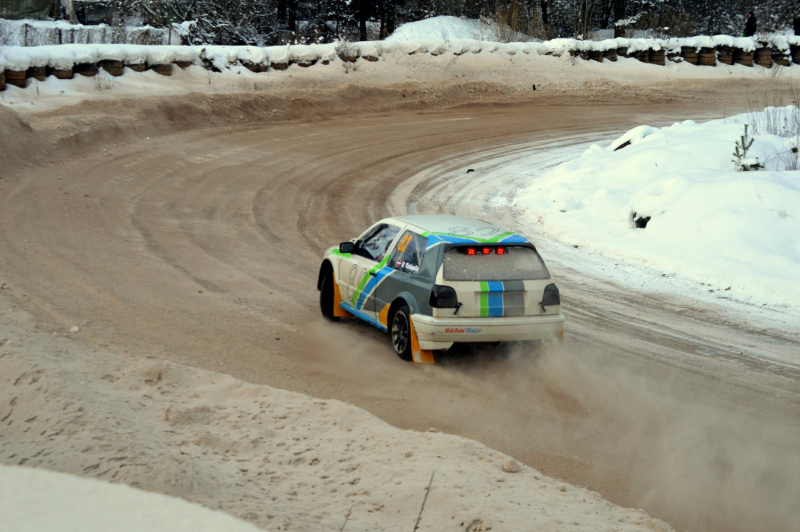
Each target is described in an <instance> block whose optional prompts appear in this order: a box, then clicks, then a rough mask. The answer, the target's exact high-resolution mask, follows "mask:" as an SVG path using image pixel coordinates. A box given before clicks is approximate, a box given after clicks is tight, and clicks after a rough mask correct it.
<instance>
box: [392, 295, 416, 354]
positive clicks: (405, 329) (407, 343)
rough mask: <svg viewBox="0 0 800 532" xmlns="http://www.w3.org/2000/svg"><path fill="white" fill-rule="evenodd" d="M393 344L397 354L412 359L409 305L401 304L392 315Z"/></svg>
mask: <svg viewBox="0 0 800 532" xmlns="http://www.w3.org/2000/svg"><path fill="white" fill-rule="evenodd" d="M389 333H390V334H391V336H392V346H393V347H394V352H395V353H397V356H399V357H400V358H402V359H403V360H411V317H410V310H409V309H408V305H400V306H399V307H397V310H395V311H394V315H393V316H392V327H391V329H389Z"/></svg>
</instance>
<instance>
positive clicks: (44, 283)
mask: <svg viewBox="0 0 800 532" xmlns="http://www.w3.org/2000/svg"><path fill="white" fill-rule="evenodd" d="M715 113H716V111H715V110H714V109H713V108H712V109H710V110H706V111H703V112H698V111H697V109H696V108H694V107H692V106H688V105H687V104H685V103H675V104H665V105H662V106H651V107H647V108H643V107H639V106H636V105H617V104H614V103H607V104H597V103H591V104H587V103H585V102H584V103H582V102H571V101H564V102H560V103H558V104H554V103H550V104H547V105H538V104H537V103H536V102H526V103H523V104H520V105H518V106H508V105H502V106H493V105H485V106H471V107H460V108H459V107H457V108H451V109H445V110H434V111H427V112H408V111H406V112H401V111H391V112H386V113H385V114H383V115H379V116H378V115H372V116H363V117H356V118H352V117H350V118H348V117H338V118H330V119H325V120H315V121H297V122H289V123H281V124H266V125H259V126H245V127H236V128H216V129H210V130H198V131H190V132H187V133H175V134H170V135H165V136H161V137H154V138H153V139H152V140H151V139H145V140H140V141H138V142H133V143H129V144H125V145H119V146H109V147H107V149H106V150H104V151H100V152H97V153H95V154H94V155H90V156H85V157H79V156H75V157H74V158H67V159H64V160H62V161H59V162H57V163H53V164H49V165H44V166H37V167H35V168H27V169H23V170H21V171H20V172H17V173H16V174H15V175H14V176H12V177H10V178H8V179H6V180H4V181H3V182H2V188H3V194H2V197H0V226H2V227H3V228H5V230H4V231H3V232H2V234H0V272H2V275H3V281H4V283H5V284H6V287H7V288H8V291H9V293H10V294H11V296H12V297H13V299H14V301H15V303H16V304H17V305H19V306H20V307H21V308H23V309H25V310H26V311H28V312H30V314H31V316H33V318H32V322H33V326H35V327H37V328H39V329H41V330H44V331H47V332H51V331H55V332H60V331H64V330H66V329H68V328H69V327H70V326H72V325H74V324H77V325H79V326H80V327H81V329H82V332H81V334H82V338H83V339H84V340H85V341H86V342H87V343H88V344H90V345H91V344H94V345H103V346H109V347H111V348H113V349H116V350H118V351H120V352H127V353H130V354H131V355H135V356H148V357H157V358H163V359H168V360H171V361H174V362H178V363H182V364H189V365H193V366H197V367H201V368H204V369H210V370H214V371H222V372H225V373H229V374H231V375H234V376H236V377H239V378H242V379H245V380H247V381H250V382H254V383H266V384H270V385H273V386H277V387H281V388H286V389H290V390H295V391H298V392H303V393H307V394H310V395H313V396H317V397H326V398H327V397H331V398H336V399H340V400H344V401H348V402H351V403H354V404H356V405H357V406H360V407H363V408H365V409H367V410H369V411H371V412H373V413H374V414H375V415H377V416H379V417H381V418H383V419H385V420H387V421H389V422H390V423H392V424H394V425H396V426H399V427H401V428H409V429H415V430H428V429H429V428H431V427H435V428H436V429H437V430H442V431H446V432H451V433H457V434H461V435H463V436H466V437H469V438H474V439H477V440H480V441H482V442H484V443H486V444H487V445H490V446H492V447H494V448H496V449H498V450H501V451H503V452H506V453H508V454H511V455H512V456H515V457H517V458H519V459H520V460H521V461H524V462H525V463H527V464H528V465H531V466H533V467H536V468H537V469H539V470H541V471H542V472H543V473H545V474H547V475H550V476H554V477H558V478H562V479H565V480H567V481H569V482H570V483H572V484H576V485H582V486H588V487H589V488H591V489H595V490H597V491H599V492H601V493H602V494H603V495H604V496H606V497H607V498H609V499H610V500H612V501H613V502H616V503H618V504H622V505H626V506H637V507H642V508H644V509H646V510H647V511H648V512H649V513H650V514H651V515H653V516H656V517H659V518H662V519H664V520H666V521H667V522H669V523H670V524H672V525H673V526H676V527H679V528H681V529H690V530H752V529H760V530H768V529H772V530H782V529H783V530H786V529H791V528H793V527H794V528H797V526H800V524H799V523H798V519H799V518H798V516H797V515H796V514H794V513H793V510H792V508H793V507H794V502H795V501H796V500H797V499H798V498H800V481H798V480H797V479H800V474H798V473H800V452H798V450H797V449H796V448H795V446H794V445H793V442H796V441H798V437H799V436H800V429H798V427H797V423H796V420H797V419H798V412H800V406H799V405H800V387H799V386H798V382H800V375H798V371H797V368H792V367H773V366H765V365H763V364H760V363H759V362H758V359H752V360H751V359H747V358H746V357H744V356H743V355H742V356H740V352H741V351H742V350H741V349H739V348H740V347H741V346H742V345H744V346H747V349H748V350H750V351H755V352H758V351H759V350H761V351H769V350H773V349H777V350H793V349H794V350H796V349H797V348H798V343H797V339H796V337H790V336H786V337H783V336H777V337H776V336H775V335H774V334H771V333H769V332H768V333H764V332H763V331H760V330H750V329H748V328H747V327H746V326H742V324H741V323H730V322H728V321H726V319H725V318H724V317H721V316H719V315H717V314H715V313H714V312H713V310H709V309H706V308H701V307H699V306H694V307H693V306H692V305H691V304H687V303H686V302H685V301H683V300H682V299H681V298H680V297H678V296H675V297H674V298H669V297H650V296H649V295H646V294H645V295H643V294H639V293H637V292H636V291H635V290H633V289H630V288H626V287H619V286H614V285H611V284H608V283H605V282H604V281H603V278H602V275H600V274H598V275H594V276H586V275H585V274H584V273H581V272H578V271H577V270H574V269H571V268H570V265H569V264H568V263H565V262H564V259H563V258H562V256H561V255H556V256H555V259H554V261H550V258H549V257H548V256H547V251H546V250H545V258H546V260H548V261H549V262H551V264H555V267H553V270H554V271H555V273H556V275H557V277H558V278H559V283H560V285H561V286H562V291H563V292H564V293H565V294H566V297H565V310H566V312H567V313H568V320H569V324H570V325H569V327H570V332H569V335H570V340H571V343H570V344H569V347H568V348H567V349H566V350H564V351H562V352H560V353H557V354H551V353H548V354H547V355H545V356H544V357H531V356H530V355H529V354H527V353H520V352H513V351H508V350H504V349H499V350H495V351H491V350H484V351H480V352H477V353H475V352H466V353H462V354H460V355H457V356H453V357H451V358H450V359H449V360H448V361H446V362H445V363H444V364H443V365H442V366H437V367H433V368H431V367H418V366H414V365H410V364H406V363H403V362H401V361H400V360H398V359H396V357H395V356H394V354H393V352H392V350H391V348H390V347H389V344H388V340H387V339H386V337H385V336H384V335H382V334H380V333H379V332H378V331H375V330H373V329H371V328H369V327H368V326H363V325H361V324H359V323H351V322H346V323H342V324H336V325H332V324H328V323H324V322H323V321H322V320H321V318H320V317H319V315H318V314H319V313H318V307H317V303H316V298H317V292H316V290H315V281H316V274H317V267H318V263H319V258H320V256H321V253H322V251H323V250H324V249H325V248H326V247H327V246H329V245H332V244H335V243H337V242H339V241H341V240H345V239H348V238H351V237H352V236H354V235H355V234H357V233H358V232H359V231H360V230H361V229H362V228H364V227H366V226H367V225H368V224H369V223H371V222H372V221H374V220H375V219H377V218H379V217H382V216H385V215H387V214H389V213H392V212H400V211H408V210H413V211H417V212H454V211H458V212H465V211H469V212H468V213H472V214H480V215H483V216H491V217H493V218H497V219H498V220H502V222H504V223H506V225H514V224H517V223H518V222H517V221H516V220H515V218H514V216H513V212H512V213H509V212H508V211H507V209H506V210H505V211H504V210H503V209H493V207H492V205H493V204H492V202H490V201H482V200H481V194H484V195H486V194H501V195H502V194H506V195H507V194H509V192H508V191H497V190H489V191H488V192H487V191H486V190H485V189H486V188H487V187H489V186H490V185H489V183H482V182H480V180H475V179H471V180H470V181H467V180H465V179H461V178H459V179H454V178H453V175H455V173H460V169H462V168H465V167H467V166H470V165H475V164H491V161H492V160H497V161H501V160H504V159H506V158H508V157H511V156H513V155H514V154H515V153H517V152H519V151H521V150H526V151H529V150H536V149H540V150H542V153H543V157H547V153H549V152H550V151H552V149H553V148H554V147H555V146H576V145H581V144H583V143H585V142H587V141H591V140H594V139H597V138H602V137H604V136H606V135H608V134H609V132H613V131H622V130H624V129H625V128H628V127H632V126H635V125H638V124H641V123H663V122H669V121H672V120H677V119H683V118H687V117H689V116H692V117H703V116H711V115H714V114H715ZM567 151H568V150H567ZM487 161H488V162H487ZM481 191H483V192H481ZM531 236H534V237H535V236H536V235H531ZM709 351H710V353H709ZM775 455H780V456H782V460H780V461H778V460H775V459H774V456H775Z"/></svg>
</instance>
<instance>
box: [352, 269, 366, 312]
mask: <svg viewBox="0 0 800 532" xmlns="http://www.w3.org/2000/svg"><path fill="white" fill-rule="evenodd" d="M348 274H349V275H348V279H347V299H349V300H350V301H352V300H353V296H355V293H356V289H357V288H358V287H359V286H361V283H362V282H363V281H364V277H366V276H367V268H363V269H362V270H361V274H360V275H359V272H358V264H353V265H352V266H350V271H349V272H348ZM353 304H355V302H354V301H353Z"/></svg>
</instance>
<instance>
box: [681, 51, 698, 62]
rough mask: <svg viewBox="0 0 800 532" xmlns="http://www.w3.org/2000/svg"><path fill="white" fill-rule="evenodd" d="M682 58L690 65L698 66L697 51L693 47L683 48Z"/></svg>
mask: <svg viewBox="0 0 800 532" xmlns="http://www.w3.org/2000/svg"><path fill="white" fill-rule="evenodd" d="M681 57H682V58H683V60H684V61H686V62H687V63H689V64H690V65H696V64H697V50H696V49H695V48H694V47H691V46H681Z"/></svg>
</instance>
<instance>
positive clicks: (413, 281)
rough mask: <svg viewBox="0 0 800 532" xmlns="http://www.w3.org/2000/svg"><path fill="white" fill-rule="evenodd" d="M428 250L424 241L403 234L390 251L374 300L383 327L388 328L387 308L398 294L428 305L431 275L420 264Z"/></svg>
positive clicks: (424, 239) (416, 235)
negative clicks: (409, 296)
mask: <svg viewBox="0 0 800 532" xmlns="http://www.w3.org/2000/svg"><path fill="white" fill-rule="evenodd" d="M427 247H428V239H427V238H425V237H423V236H421V235H419V234H417V233H415V232H414V231H411V230H406V231H403V233H402V234H401V235H400V237H399V238H398V239H397V244H396V245H395V246H394V247H393V248H392V249H391V252H390V254H389V260H388V262H387V264H386V267H385V268H384V269H383V270H381V271H380V272H379V275H378V277H379V278H378V279H377V281H378V283H377V286H376V288H375V297H374V306H375V312H376V314H377V315H378V321H380V322H381V323H382V324H383V325H386V326H388V311H389V306H390V305H391V304H392V302H393V301H394V300H395V298H397V296H398V295H400V294H401V293H404V294H407V295H411V296H412V297H413V298H414V299H415V300H416V301H417V302H418V303H420V304H425V303H427V301H428V295H429V293H430V289H431V285H432V274H431V272H429V271H427V270H428V269H426V268H424V266H425V265H424V264H423V258H424V256H425V250H426V249H427Z"/></svg>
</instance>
